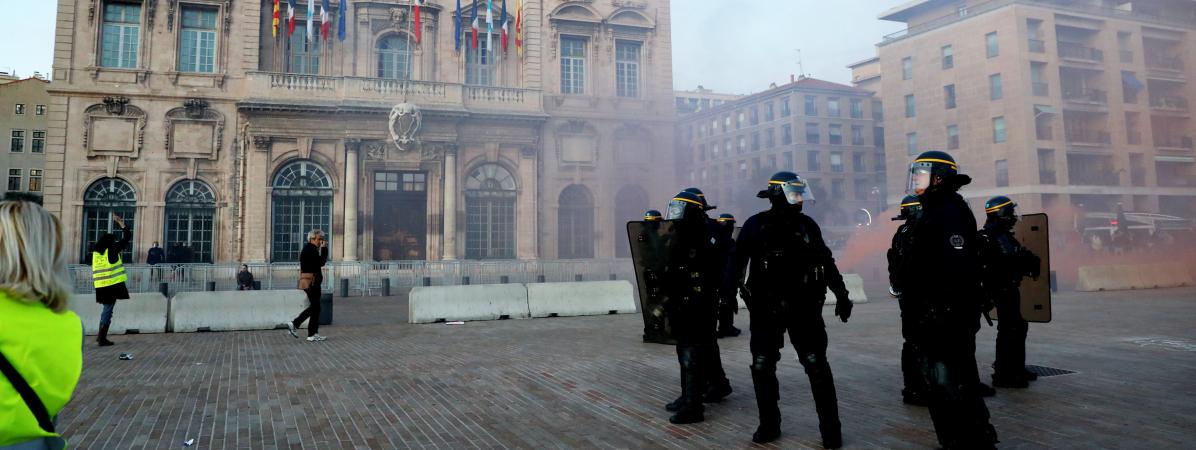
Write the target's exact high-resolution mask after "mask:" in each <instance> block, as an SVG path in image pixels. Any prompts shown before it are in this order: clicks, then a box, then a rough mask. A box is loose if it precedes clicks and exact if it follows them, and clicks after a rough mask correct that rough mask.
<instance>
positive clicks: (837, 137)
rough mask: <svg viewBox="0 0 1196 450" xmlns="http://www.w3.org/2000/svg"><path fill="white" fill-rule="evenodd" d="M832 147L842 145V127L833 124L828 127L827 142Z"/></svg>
mask: <svg viewBox="0 0 1196 450" xmlns="http://www.w3.org/2000/svg"><path fill="white" fill-rule="evenodd" d="M827 142H829V143H831V144H832V145H842V144H843V125H840V124H837V123H833V124H831V126H830V139H829V140H828V141H827Z"/></svg>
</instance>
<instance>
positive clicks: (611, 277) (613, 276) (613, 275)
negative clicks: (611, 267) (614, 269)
mask: <svg viewBox="0 0 1196 450" xmlns="http://www.w3.org/2000/svg"><path fill="white" fill-rule="evenodd" d="M618 279H619V277H617V276H615V274H613V273H612V274H610V280H611V281H615V280H618Z"/></svg>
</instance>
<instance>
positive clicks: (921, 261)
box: [899, 190, 983, 332]
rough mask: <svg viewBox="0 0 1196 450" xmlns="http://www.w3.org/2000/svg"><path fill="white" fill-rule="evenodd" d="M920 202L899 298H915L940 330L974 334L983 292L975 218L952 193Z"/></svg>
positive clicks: (941, 192) (935, 194)
mask: <svg viewBox="0 0 1196 450" xmlns="http://www.w3.org/2000/svg"><path fill="white" fill-rule="evenodd" d="M919 200H920V201H921V202H922V217H921V218H919V219H918V220H916V221H914V222H913V223H912V225H911V226H910V230H911V232H912V234H911V239H912V240H913V245H912V246H911V247H910V252H909V255H908V256H907V257H906V258H905V261H906V262H905V263H904V264H902V265H901V268H900V274H899V279H900V280H901V284H902V286H901V287H902V295H903V296H911V297H912V298H915V299H917V301H918V302H919V303H920V304H922V305H923V306H924V307H925V308H927V312H928V313H930V314H932V315H933V316H934V318H933V321H934V322H936V323H937V324H939V325H942V324H951V325H954V326H960V327H965V328H968V327H974V328H975V329H978V328H979V326H980V305H981V304H982V303H983V298H982V296H983V292H982V290H981V284H980V258H979V244H980V239H979V237H978V235H977V233H976V218H975V216H973V215H972V210H971V209H970V208H968V204H967V202H965V201H964V200H963V197H961V196H960V195H959V193H957V192H955V191H954V190H939V191H934V192H927V193H925V194H922V195H921V196H919ZM975 329H973V330H972V331H973V332H975Z"/></svg>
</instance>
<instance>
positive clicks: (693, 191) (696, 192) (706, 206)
mask: <svg viewBox="0 0 1196 450" xmlns="http://www.w3.org/2000/svg"><path fill="white" fill-rule="evenodd" d="M685 192H689V193H691V194H694V195H696V196H698V199H699V200H701V201H702V209H704V210H706V211H710V210H712V209H715V208H718V207H717V206H711V205H710V202H708V201H706V194H705V193H703V192H702V190H701V189H698V188H696V187H688V188H685Z"/></svg>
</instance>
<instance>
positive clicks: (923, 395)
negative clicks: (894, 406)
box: [901, 342, 930, 406]
mask: <svg viewBox="0 0 1196 450" xmlns="http://www.w3.org/2000/svg"><path fill="white" fill-rule="evenodd" d="M922 364H924V361H922V358H919V357H918V349H917V347H915V346H914V344H911V343H909V342H906V343H905V344H903V345H902V346H901V376H902V379H903V380H904V381H905V388H904V389H901V400H902V401H903V402H905V403H906V404H909V405H915V406H927V405H929V404H930V400H929V398H928V394H927V390H926V382H925V380H923V378H922V367H921V365H922Z"/></svg>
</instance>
